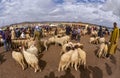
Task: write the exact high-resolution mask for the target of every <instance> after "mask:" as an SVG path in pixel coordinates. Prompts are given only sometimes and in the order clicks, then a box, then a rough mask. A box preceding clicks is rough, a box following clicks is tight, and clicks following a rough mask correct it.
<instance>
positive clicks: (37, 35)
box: [33, 26, 41, 52]
mask: <svg viewBox="0 0 120 78" xmlns="http://www.w3.org/2000/svg"><path fill="white" fill-rule="evenodd" d="M33 40H35V43H36V47H37V49H38V51H39V52H41V28H40V27H39V26H36V27H35V31H34V39H33Z"/></svg>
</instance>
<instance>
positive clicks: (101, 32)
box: [98, 26, 103, 37]
mask: <svg viewBox="0 0 120 78" xmlns="http://www.w3.org/2000/svg"><path fill="white" fill-rule="evenodd" d="M98 36H99V37H103V31H102V27H101V26H100V29H99V31H98Z"/></svg>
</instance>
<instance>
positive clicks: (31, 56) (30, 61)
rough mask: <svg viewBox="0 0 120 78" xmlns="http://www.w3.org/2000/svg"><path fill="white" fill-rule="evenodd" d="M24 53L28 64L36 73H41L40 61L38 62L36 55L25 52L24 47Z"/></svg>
mask: <svg viewBox="0 0 120 78" xmlns="http://www.w3.org/2000/svg"><path fill="white" fill-rule="evenodd" d="M22 52H23V55H24V57H25V60H26V62H27V63H28V65H30V66H31V67H33V68H34V69H35V72H37V71H38V70H40V71H41V69H40V68H39V60H38V58H37V57H36V56H35V55H34V54H31V53H29V52H27V51H25V49H24V47H23V51H22Z"/></svg>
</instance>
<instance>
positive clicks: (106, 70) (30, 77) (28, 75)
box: [0, 36, 120, 78]
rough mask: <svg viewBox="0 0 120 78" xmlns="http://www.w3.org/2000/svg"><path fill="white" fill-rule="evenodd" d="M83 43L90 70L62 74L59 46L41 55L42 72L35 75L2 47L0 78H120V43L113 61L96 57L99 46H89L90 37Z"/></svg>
mask: <svg viewBox="0 0 120 78" xmlns="http://www.w3.org/2000/svg"><path fill="white" fill-rule="evenodd" d="M108 39H109V38H107V40H108ZM119 41H120V40H119ZM81 43H83V44H84V50H85V51H86V53H87V66H88V69H83V67H80V69H79V70H78V71H75V70H74V69H73V68H70V69H68V70H67V71H62V72H58V71H57V68H58V64H59V61H60V50H61V46H59V45H57V46H55V45H51V46H50V47H49V49H48V51H44V52H43V53H42V54H41V58H40V67H41V69H42V71H41V72H37V73H34V69H33V68H31V67H28V68H26V69H25V70H22V68H21V66H20V65H19V64H18V63H16V62H15V61H14V60H13V59H12V57H11V52H4V51H3V47H0V61H1V64H0V78H120V42H119V46H118V48H117V52H116V54H115V55H114V56H112V58H111V59H105V58H97V57H96V56H95V53H96V49H97V48H98V46H99V45H94V44H89V36H84V37H82V38H81Z"/></svg>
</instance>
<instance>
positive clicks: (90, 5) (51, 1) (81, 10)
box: [0, 0, 120, 27]
mask: <svg viewBox="0 0 120 78" xmlns="http://www.w3.org/2000/svg"><path fill="white" fill-rule="evenodd" d="M119 7H120V0H0V26H4V25H9V24H14V23H20V22H25V21H76V22H79V21H81V22H88V23H94V24H99V25H105V26H109V27H112V23H113V22H114V21H116V22H117V23H118V26H120V8H119Z"/></svg>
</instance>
